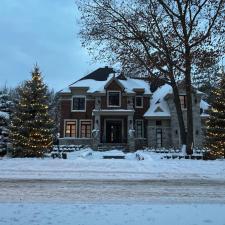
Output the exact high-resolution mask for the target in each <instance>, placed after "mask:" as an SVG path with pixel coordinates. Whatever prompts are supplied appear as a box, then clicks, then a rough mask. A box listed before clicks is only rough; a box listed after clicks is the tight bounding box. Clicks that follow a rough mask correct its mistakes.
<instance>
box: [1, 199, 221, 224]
mask: <svg viewBox="0 0 225 225" xmlns="http://www.w3.org/2000/svg"><path fill="white" fill-rule="evenodd" d="M224 211H225V205H223V204H190V205H189V204H172V205H171V204H163V205H162V204H132V205H131V204H62V203H61V204H49V203H47V204H46V203H45V204H43V203H9V204H0V212H1V214H0V225H9V224H12V225H13V224H16V225H24V224H29V225H62V224H66V225H74V224H76V225H106V224H107V225H119V224H121V225H122V224H127V225H137V224H141V225H149V224H151V225H165V224H171V225H172V224H177V225H206V224H212V225H224V224H225V214H224Z"/></svg>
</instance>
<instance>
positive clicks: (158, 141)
mask: <svg viewBox="0 0 225 225" xmlns="http://www.w3.org/2000/svg"><path fill="white" fill-rule="evenodd" d="M156 147H157V148H161V147H162V129H161V128H157V129H156Z"/></svg>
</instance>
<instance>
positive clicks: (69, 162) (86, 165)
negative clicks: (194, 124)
mask: <svg viewBox="0 0 225 225" xmlns="http://www.w3.org/2000/svg"><path fill="white" fill-rule="evenodd" d="M136 153H138V154H139V155H141V156H143V157H144V160H142V161H138V160H137V159H136ZM136 153H128V154H124V153H123V152H121V151H117V150H113V151H108V152H94V151H92V150H91V149H84V150H80V151H76V152H73V153H70V154H68V159H66V160H64V159H52V158H45V159H10V158H3V159H2V160H0V178H17V179H25V178H29V179H88V180H91V179H93V180H95V179H125V180H143V179H147V180H148V179H219V180H224V181H225V161H224V160H216V161H203V160H190V159H189V160H185V159H181V160H179V159H169V160H167V159H161V156H162V155H161V154H157V153H151V152H147V151H138V152H136ZM104 155H125V159H102V157H103V156H104Z"/></svg>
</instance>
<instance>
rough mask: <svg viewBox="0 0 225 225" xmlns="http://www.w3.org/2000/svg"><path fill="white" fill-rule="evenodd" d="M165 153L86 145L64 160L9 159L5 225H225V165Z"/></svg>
mask: <svg viewBox="0 0 225 225" xmlns="http://www.w3.org/2000/svg"><path fill="white" fill-rule="evenodd" d="M137 154H138V155H139V156H141V157H143V158H144V160H142V161H138V160H137V157H136V155H137ZM106 155H108V156H111V155H113V156H125V159H119V160H118V159H107V160H106V159H103V156H106ZM161 156H162V155H161V154H157V153H153V152H149V151H143V150H140V151H137V152H134V153H127V154H125V153H123V152H122V151H119V150H111V151H107V152H96V151H93V150H92V149H91V148H86V149H82V150H79V151H75V152H72V153H68V159H67V160H63V159H51V158H44V159H28V158H27V159H26V158H25V159H19V158H17V159H12V158H6V157H4V158H3V159H2V160H0V225H9V224H13V225H14V224H16V225H24V224H29V225H61V224H66V225H72V224H77V225H89V224H90V225H105V224H107V225H118V224H129V225H137V224H141V225H149V224H151V225H165V224H178V225H206V224H212V225H213V224H215V225H225V214H224V211H225V204H224V202H225V197H224V196H225V194H224V190H225V189H224V185H225V161H224V160H215V161H202V160H184V159H183V160H178V159H174V160H165V159H164V160H163V159H161Z"/></svg>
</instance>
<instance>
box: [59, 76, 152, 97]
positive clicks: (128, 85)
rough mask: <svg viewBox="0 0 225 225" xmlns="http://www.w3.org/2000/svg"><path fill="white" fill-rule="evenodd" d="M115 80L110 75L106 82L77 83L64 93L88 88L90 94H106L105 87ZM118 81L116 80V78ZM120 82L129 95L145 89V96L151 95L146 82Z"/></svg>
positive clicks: (88, 81)
mask: <svg viewBox="0 0 225 225" xmlns="http://www.w3.org/2000/svg"><path fill="white" fill-rule="evenodd" d="M112 79H114V74H110V75H109V77H108V78H107V80H105V81H96V80H94V79H85V80H80V81H77V82H75V83H74V84H72V85H70V86H69V87H68V88H65V89H63V90H62V91H61V92H62V93H70V92H71V90H70V89H71V88H88V91H87V92H88V93H94V92H100V93H105V86H106V85H107V84H108V83H109V82H111V81H112ZM115 79H116V78H115ZM118 82H119V83H120V84H121V85H122V86H123V87H124V88H125V91H126V92H128V93H134V89H144V93H145V94H151V91H150V87H149V84H148V83H147V82H146V81H144V80H138V79H132V78H127V80H119V79H118Z"/></svg>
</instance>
